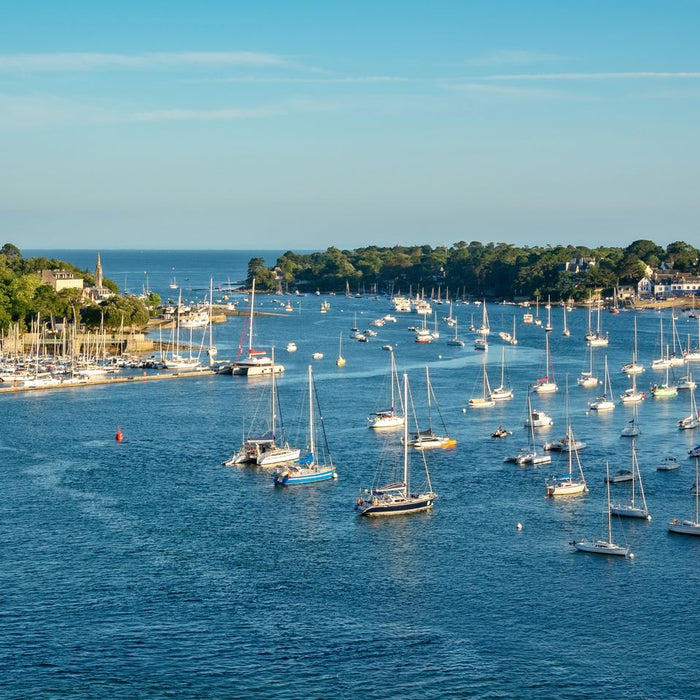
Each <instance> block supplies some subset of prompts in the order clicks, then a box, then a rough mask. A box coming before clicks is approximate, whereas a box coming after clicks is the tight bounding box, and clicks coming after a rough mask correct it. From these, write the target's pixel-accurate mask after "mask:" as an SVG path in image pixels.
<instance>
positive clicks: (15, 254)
mask: <svg viewBox="0 0 700 700" xmlns="http://www.w3.org/2000/svg"><path fill="white" fill-rule="evenodd" d="M0 253H2V254H3V255H4V256H5V257H6V258H7V259H8V260H12V259H13V258H21V257H22V253H21V252H20V250H19V248H18V247H17V246H16V245H13V244H12V243H5V245H4V246H3V247H2V248H0Z"/></svg>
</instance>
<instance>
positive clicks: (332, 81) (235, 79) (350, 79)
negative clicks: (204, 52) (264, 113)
mask: <svg viewBox="0 0 700 700" xmlns="http://www.w3.org/2000/svg"><path fill="white" fill-rule="evenodd" d="M411 80H412V78H405V77H400V76H393V75H364V76H362V75H360V76H345V77H343V76H338V77H329V78H306V77H294V76H254V75H248V76H232V77H230V78H215V79H213V80H212V81H211V82H217V83H271V84H274V83H282V84H297V83H300V84H312V85H315V84H318V85H347V84H353V83H357V84H368V83H369V84H371V83H407V82H410V81H411Z"/></svg>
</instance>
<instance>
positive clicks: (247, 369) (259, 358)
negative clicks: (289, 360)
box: [232, 277, 284, 377]
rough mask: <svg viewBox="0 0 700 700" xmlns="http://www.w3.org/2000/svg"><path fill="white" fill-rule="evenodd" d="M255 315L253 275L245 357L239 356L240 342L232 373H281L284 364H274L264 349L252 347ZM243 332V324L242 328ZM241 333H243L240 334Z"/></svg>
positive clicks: (250, 374) (247, 374)
mask: <svg viewBox="0 0 700 700" xmlns="http://www.w3.org/2000/svg"><path fill="white" fill-rule="evenodd" d="M254 316H255V277H253V285H252V288H251V291H250V311H249V313H248V323H247V327H248V352H247V354H246V356H245V357H241V353H242V343H239V345H238V357H236V360H235V362H234V363H233V370H232V372H233V374H236V375H243V376H246V377H254V376H255V377H257V376H261V375H263V374H281V373H282V372H284V365H280V364H275V362H274V360H273V359H272V358H271V357H268V355H267V353H266V352H265V350H257V349H255V348H253V318H254ZM243 333H245V326H244V328H243ZM242 335H243V334H242Z"/></svg>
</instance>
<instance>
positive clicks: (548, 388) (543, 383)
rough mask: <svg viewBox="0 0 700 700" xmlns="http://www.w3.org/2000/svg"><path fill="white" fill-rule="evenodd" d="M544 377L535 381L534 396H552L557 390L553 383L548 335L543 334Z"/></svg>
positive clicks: (555, 384)
mask: <svg viewBox="0 0 700 700" xmlns="http://www.w3.org/2000/svg"><path fill="white" fill-rule="evenodd" d="M544 344H545V376H544V377H541V378H540V379H538V380H537V384H535V385H534V386H533V387H532V390H533V391H534V392H535V393H536V394H552V393H554V392H555V391H558V390H559V387H558V386H557V383H556V382H555V381H554V368H553V367H552V358H551V356H550V354H549V333H545V336H544Z"/></svg>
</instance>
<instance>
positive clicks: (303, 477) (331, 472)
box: [275, 469, 338, 486]
mask: <svg viewBox="0 0 700 700" xmlns="http://www.w3.org/2000/svg"><path fill="white" fill-rule="evenodd" d="M337 478H338V475H337V474H336V471H335V469H322V470H319V471H315V470H313V469H299V470H285V471H283V472H281V473H280V474H277V475H275V486H298V485H301V484H314V483H316V482H317V481H328V480H330V479H337Z"/></svg>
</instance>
